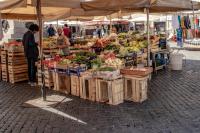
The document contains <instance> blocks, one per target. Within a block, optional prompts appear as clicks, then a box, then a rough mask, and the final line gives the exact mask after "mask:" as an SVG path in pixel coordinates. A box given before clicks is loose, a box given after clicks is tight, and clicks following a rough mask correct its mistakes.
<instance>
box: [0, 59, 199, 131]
mask: <svg viewBox="0 0 200 133" xmlns="http://www.w3.org/2000/svg"><path fill="white" fill-rule="evenodd" d="M198 58H199V57H198ZM199 66H200V61H198V60H195V59H194V58H190V60H187V62H186V65H185V67H184V70H183V71H182V72H174V71H167V70H166V71H159V72H158V74H157V75H155V76H153V79H152V82H151V83H150V86H149V92H148V95H149V99H148V100H147V101H146V102H144V103H142V104H136V103H132V102H125V103H123V104H121V105H119V106H110V105H104V104H98V103H92V102H89V101H87V100H82V99H79V98H77V97H73V96H67V98H70V99H72V101H68V102H64V103H61V104H59V105H57V106H54V107H53V109H54V110H57V112H56V113H55V111H54V112H52V110H51V109H52V108H24V107H23V106H21V105H22V104H23V103H24V102H25V101H27V100H29V99H33V98H37V97H39V96H40V92H39V91H37V90H36V89H34V88H31V87H29V86H28V85H26V84H17V85H11V84H8V83H4V82H2V83H0V132H2V133H4V132H5V133H10V132H13V133H19V132H21V133H43V132H44V133H79V132H80V133H111V132H114V133H199V132H200V82H199V81H200V72H199ZM53 93H54V92H48V94H53ZM59 111H60V112H59ZM61 112H62V113H61ZM74 117H75V118H77V119H76V120H73V118H74ZM78 119H79V120H78ZM81 121H83V122H85V124H83V123H82V122H81Z"/></svg>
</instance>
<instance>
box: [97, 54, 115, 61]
mask: <svg viewBox="0 0 200 133" xmlns="http://www.w3.org/2000/svg"><path fill="white" fill-rule="evenodd" d="M100 57H101V58H102V59H103V60H107V59H115V58H116V55H115V54H114V53H113V52H108V53H104V54H103V55H101V56H100Z"/></svg>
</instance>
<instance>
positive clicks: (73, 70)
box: [67, 65, 87, 76]
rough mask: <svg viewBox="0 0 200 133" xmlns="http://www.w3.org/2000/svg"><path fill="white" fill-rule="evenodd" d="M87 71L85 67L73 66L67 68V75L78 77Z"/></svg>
mask: <svg viewBox="0 0 200 133" xmlns="http://www.w3.org/2000/svg"><path fill="white" fill-rule="evenodd" d="M86 70H87V66H86V65H73V66H69V67H68V72H67V74H68V75H77V76H80V75H81V73H83V72H85V71H86Z"/></svg>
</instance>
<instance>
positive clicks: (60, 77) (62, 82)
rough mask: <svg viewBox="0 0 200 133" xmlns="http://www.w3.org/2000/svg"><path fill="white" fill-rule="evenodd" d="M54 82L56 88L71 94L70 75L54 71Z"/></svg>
mask: <svg viewBox="0 0 200 133" xmlns="http://www.w3.org/2000/svg"><path fill="white" fill-rule="evenodd" d="M53 83H54V90H56V91H59V92H62V93H65V94H70V89H71V86H70V85H71V82H70V76H68V75H67V74H66V73H57V72H53Z"/></svg>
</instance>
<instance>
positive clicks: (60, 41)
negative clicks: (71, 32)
mask: <svg viewBox="0 0 200 133" xmlns="http://www.w3.org/2000/svg"><path fill="white" fill-rule="evenodd" d="M64 43H65V38H64V37H62V36H61V37H58V39H57V45H60V46H62V45H63V44H64ZM59 54H60V55H64V56H66V55H69V47H65V48H60V49H59Z"/></svg>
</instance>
